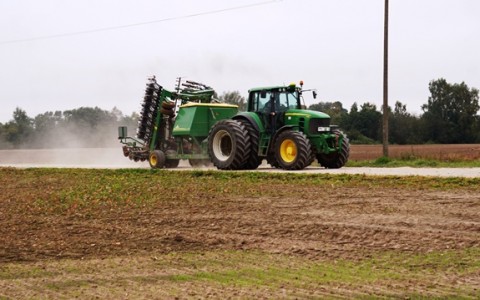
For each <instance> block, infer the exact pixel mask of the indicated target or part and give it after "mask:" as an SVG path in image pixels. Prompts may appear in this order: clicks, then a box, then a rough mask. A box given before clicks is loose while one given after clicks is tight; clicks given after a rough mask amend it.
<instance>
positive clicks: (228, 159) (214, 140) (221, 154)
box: [208, 120, 251, 170]
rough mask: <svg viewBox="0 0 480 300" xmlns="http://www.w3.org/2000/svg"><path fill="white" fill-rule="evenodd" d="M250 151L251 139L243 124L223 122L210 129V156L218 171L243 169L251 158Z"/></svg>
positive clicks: (234, 121) (233, 121)
mask: <svg viewBox="0 0 480 300" xmlns="http://www.w3.org/2000/svg"><path fill="white" fill-rule="evenodd" d="M250 149H251V144H250V137H249V136H248V132H247V130H246V129H245V126H244V125H243V124H242V123H241V122H239V121H236V120H222V121H219V122H217V123H216V124H215V125H214V126H213V127H212V129H210V133H209V135H208V154H209V155H210V158H211V160H212V162H213V165H214V166H215V167H217V168H218V169H221V170H239V169H241V168H242V167H243V166H244V165H245V163H246V162H247V159H248V158H249V157H250Z"/></svg>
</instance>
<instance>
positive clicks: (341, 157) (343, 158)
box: [317, 130, 350, 169]
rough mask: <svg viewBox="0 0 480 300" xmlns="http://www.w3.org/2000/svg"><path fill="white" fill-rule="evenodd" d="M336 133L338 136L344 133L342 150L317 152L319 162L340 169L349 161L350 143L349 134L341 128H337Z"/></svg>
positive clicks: (327, 167)
mask: <svg viewBox="0 0 480 300" xmlns="http://www.w3.org/2000/svg"><path fill="white" fill-rule="evenodd" d="M334 133H335V134H336V135H337V136H338V135H343V140H342V145H341V146H342V149H341V150H340V152H334V153H330V154H323V153H320V154H317V160H318V163H319V164H320V165H321V166H323V167H325V168H326V169H340V168H341V167H343V166H344V165H345V164H346V163H347V161H348V156H349V155H350V143H349V141H348V138H347V136H346V135H345V134H344V133H343V132H341V131H339V130H335V131H334Z"/></svg>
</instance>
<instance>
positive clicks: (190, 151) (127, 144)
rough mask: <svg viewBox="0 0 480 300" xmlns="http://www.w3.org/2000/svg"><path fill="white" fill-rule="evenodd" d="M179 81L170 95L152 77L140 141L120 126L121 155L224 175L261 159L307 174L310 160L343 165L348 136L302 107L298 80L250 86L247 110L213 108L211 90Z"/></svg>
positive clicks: (156, 164) (328, 165) (253, 166)
mask: <svg viewBox="0 0 480 300" xmlns="http://www.w3.org/2000/svg"><path fill="white" fill-rule="evenodd" d="M180 80H181V79H180V78H179V79H178V81H177V87H176V90H175V91H168V90H166V89H164V88H162V87H161V86H160V85H158V84H157V82H156V80H155V77H152V78H150V79H149V82H148V83H147V88H146V90H145V97H144V101H143V104H142V111H141V114H140V120H139V127H138V129H137V137H136V138H132V137H128V136H127V129H126V127H119V139H120V142H121V143H122V144H124V146H123V153H124V155H125V156H127V157H129V158H130V159H132V160H134V161H145V160H148V161H149V163H150V166H151V167H152V168H163V167H166V168H175V167H177V166H178V164H179V161H180V160H181V159H188V160H189V162H190V165H192V166H194V167H196V166H203V165H208V164H209V163H210V161H211V162H213V164H214V166H216V167H217V168H218V169H221V170H249V169H250V170H252V169H256V168H258V166H259V165H260V164H261V163H262V161H263V159H266V160H267V162H268V163H269V164H270V165H271V166H273V167H275V168H281V169H286V170H301V169H304V168H305V167H307V166H309V165H310V164H311V163H312V162H313V161H314V160H315V159H317V160H318V162H319V164H320V165H321V166H324V167H326V168H341V167H343V166H344V165H345V164H346V162H347V160H348V156H349V149H350V146H349V142H348V139H347V137H346V136H345V135H344V134H343V133H342V132H341V131H340V130H339V129H338V128H337V127H336V126H333V125H330V117H329V116H328V115H327V114H324V113H321V112H316V111H310V110H305V109H303V107H304V106H303V105H302V101H301V100H302V93H303V92H305V90H302V87H303V83H302V82H301V83H300V86H299V87H298V86H296V85H295V84H291V85H289V86H276V87H268V88H255V89H251V90H250V91H249V97H248V110H247V111H246V112H238V107H237V106H235V105H230V104H225V103H216V102H218V101H216V100H215V99H214V98H213V95H214V91H213V89H211V88H210V87H208V86H206V85H203V84H200V83H196V82H192V81H187V82H186V83H183V84H181V83H180ZM313 95H314V97H315V95H316V93H315V91H313Z"/></svg>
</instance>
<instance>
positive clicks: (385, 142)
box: [383, 0, 388, 157]
mask: <svg viewBox="0 0 480 300" xmlns="http://www.w3.org/2000/svg"><path fill="white" fill-rule="evenodd" d="M383 32H384V36H383V156H384V157H388V0H385V25H384V30H383Z"/></svg>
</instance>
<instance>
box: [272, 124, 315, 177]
mask: <svg viewBox="0 0 480 300" xmlns="http://www.w3.org/2000/svg"><path fill="white" fill-rule="evenodd" d="M311 157H312V146H311V144H310V141H309V140H308V139H307V137H306V136H305V135H304V134H303V133H301V132H299V131H291V130H289V131H285V132H282V133H280V135H279V136H278V138H277V139H276V141H275V160H276V163H277V164H278V166H279V167H280V168H282V169H285V170H302V169H305V168H306V167H307V166H308V165H309V164H310V163H311V162H312V160H311Z"/></svg>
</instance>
